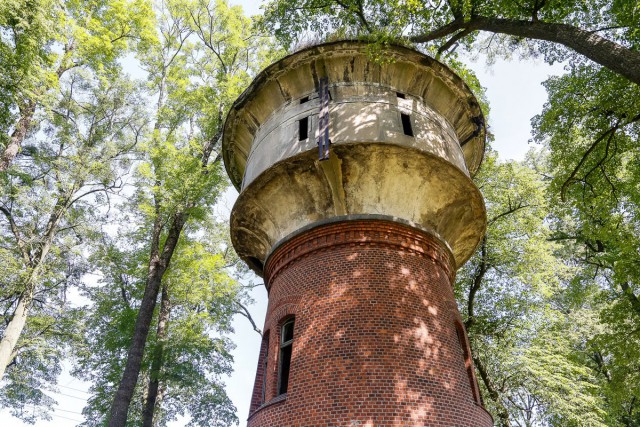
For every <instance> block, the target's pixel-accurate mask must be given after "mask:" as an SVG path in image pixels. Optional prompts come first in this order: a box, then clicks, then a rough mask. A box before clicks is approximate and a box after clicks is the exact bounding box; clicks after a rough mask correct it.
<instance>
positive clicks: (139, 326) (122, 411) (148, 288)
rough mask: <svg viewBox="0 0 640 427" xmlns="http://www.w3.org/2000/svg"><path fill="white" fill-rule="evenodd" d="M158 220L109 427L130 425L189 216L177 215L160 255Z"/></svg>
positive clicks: (181, 213) (157, 219) (112, 405)
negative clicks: (167, 276)
mask: <svg viewBox="0 0 640 427" xmlns="http://www.w3.org/2000/svg"><path fill="white" fill-rule="evenodd" d="M159 220H160V219H159V218H156V225H154V236H152V238H153V241H154V243H153V244H152V253H151V258H150V262H149V270H148V273H147V283H146V285H145V290H144V295H143V297H142V302H141V304H140V310H139V311H138V317H137V318H136V324H135V327H134V332H133V338H132V340H131V346H130V347H129V352H128V354H127V363H126V365H125V369H124V373H123V374H122V379H121V380H120V385H119V386H118V390H117V391H116V395H115V397H114V399H113V402H112V404H111V410H110V417H109V427H124V426H125V424H126V422H127V413H128V412H129V405H130V404H131V399H132V398H133V392H134V389H135V386H136V383H137V381H138V375H139V374H140V366H141V365H142V356H143V354H144V348H145V345H146V343H147V336H148V335H149V328H150V327H151V320H152V318H153V311H154V309H155V306H156V300H157V299H158V292H159V291H160V285H161V284H162V277H163V276H164V273H165V271H166V270H167V268H168V267H169V263H170V262H171V257H172V256H173V252H174V250H175V248H176V246H177V244H178V239H179V238H180V233H181V232H182V228H183V226H184V224H185V222H186V220H187V214H185V213H184V212H180V213H177V214H175V215H174V217H173V219H172V221H171V226H170V228H169V233H168V236H167V239H166V241H165V243H164V247H163V248H162V253H159V252H158V251H157V250H154V248H153V246H155V245H156V243H155V242H158V241H159V238H160V230H158V226H157V222H158V221H159ZM154 252H155V253H154Z"/></svg>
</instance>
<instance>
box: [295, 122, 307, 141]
mask: <svg viewBox="0 0 640 427" xmlns="http://www.w3.org/2000/svg"><path fill="white" fill-rule="evenodd" d="M308 137H309V117H305V118H304V119H300V120H298V141H304V140H305V139H307V138H308Z"/></svg>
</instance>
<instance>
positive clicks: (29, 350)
mask: <svg viewBox="0 0 640 427" xmlns="http://www.w3.org/2000/svg"><path fill="white" fill-rule="evenodd" d="M51 105H52V108H51V110H50V114H49V115H48V116H42V117H40V116H37V117H38V122H39V123H40V124H41V130H40V131H39V132H38V133H35V134H33V135H32V136H30V137H29V138H27V139H26V140H25V141H26V143H27V144H26V145H25V147H24V151H23V153H22V155H21V156H20V158H19V161H18V162H16V164H14V167H13V168H11V169H10V170H9V171H8V172H7V173H6V174H4V175H2V178H1V181H0V185H1V186H2V193H1V194H2V195H1V196H0V212H1V213H2V216H1V217H0V224H2V229H1V230H0V258H1V259H2V261H3V265H4V266H6V267H7V269H6V271H5V274H4V275H3V277H2V281H3V287H2V290H1V291H0V292H1V293H0V295H1V298H2V304H3V307H2V308H3V323H2V329H1V332H2V340H1V341H0V374H2V375H4V374H5V370H6V369H8V368H9V367H10V369H9V378H8V381H7V382H6V384H5V386H4V387H3V390H2V393H3V404H6V405H10V406H12V407H13V411H14V414H18V415H19V414H20V409H21V408H23V407H24V406H25V405H27V404H35V403H38V404H39V403H46V404H47V405H48V404H49V403H50V402H51V401H50V399H48V397H47V396H46V395H43V394H42V392H41V390H40V388H41V386H44V385H45V384H47V383H49V384H53V383H55V374H56V373H57V372H59V370H60V367H59V361H60V357H61V355H62V354H63V350H64V344H65V343H66V342H68V341H69V340H70V339H75V338H76V337H74V334H73V332H71V331H73V330H74V328H72V327H70V326H71V325H72V324H74V323H75V322H76V321H77V320H78V317H79V314H80V313H79V312H78V311H77V310H74V309H72V307H71V306H70V304H69V303H68V301H67V298H66V295H67V290H68V289H69V288H70V287H71V286H73V285H74V284H77V283H78V282H79V279H80V276H81V275H82V273H83V272H84V271H86V263H85V262H83V260H82V255H81V250H82V249H81V248H82V246H81V245H82V242H83V240H84V239H87V237H88V236H89V235H90V234H91V233H92V232H94V231H95V229H94V227H93V224H95V223H97V222H98V221H99V220H98V218H99V217H100V216H101V214H102V213H103V212H104V210H105V209H107V208H108V203H109V194H110V193H111V192H114V191H117V190H118V189H119V187H120V186H121V180H120V178H121V174H122V173H124V171H126V169H127V168H128V164H129V159H128V154H129V152H130V150H131V147H132V146H134V145H135V144H136V142H137V136H138V135H139V134H140V129H141V127H142V126H143V116H142V115H141V114H140V110H141V104H140V101H139V98H138V96H137V94H136V92H135V90H134V87H133V86H132V85H131V83H130V82H128V81H126V80H122V79H121V78H119V76H118V75H117V74H116V75H115V76H110V77H109V78H106V76H102V77H101V78H100V79H98V78H96V76H95V75H93V74H92V73H90V72H86V71H84V70H80V69H78V70H74V71H73V72H71V73H70V74H69V75H68V78H67V79H65V80H63V82H62V87H61V94H60V96H59V97H58V100H57V103H56V104H53V103H52V104H51ZM67 328H69V329H67ZM26 387H33V389H32V390H31V391H30V392H29V393H28V394H25V393H27V391H26ZM23 397H24V398H23ZM47 401H48V402H49V403H47ZM25 416H27V415H25ZM31 420H32V418H31Z"/></svg>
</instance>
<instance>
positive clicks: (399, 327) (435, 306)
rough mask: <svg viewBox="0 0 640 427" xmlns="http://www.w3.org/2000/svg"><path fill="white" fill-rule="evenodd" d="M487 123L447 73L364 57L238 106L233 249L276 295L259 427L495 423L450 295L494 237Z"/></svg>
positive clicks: (284, 81)
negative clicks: (483, 171) (480, 247)
mask: <svg viewBox="0 0 640 427" xmlns="http://www.w3.org/2000/svg"><path fill="white" fill-rule="evenodd" d="M378 49H379V48H378ZM371 52H374V54H375V55H372V54H371ZM374 56H377V58H378V59H374ZM483 123H484V121H483V116H482V112H481V111H480V107H479V105H478V102H477V100H476V99H475V97H474V96H473V94H472V93H471V91H470V90H469V88H468V87H467V86H466V85H465V84H464V82H463V81H462V80H461V79H460V78H459V77H458V76H457V75H455V74H454V73H453V72H452V71H451V70H450V69H449V68H447V67H446V66H444V65H442V64H441V63H439V62H437V61H435V60H434V59H432V58H429V57H428V56H425V55H423V54H421V53H419V52H416V51H414V50H410V49H407V48H404V47H397V46H392V47H385V48H382V50H376V49H372V48H371V46H369V45H367V44H366V43H362V42H355V41H341V42H334V43H327V44H323V45H318V46H313V47H310V48H307V49H304V50H302V51H299V52H297V53H295V54H293V55H290V56H288V57H286V58H284V59H282V60H280V61H278V62H277V63H275V64H273V65H271V66H269V67H268V68H267V69H265V70H264V71H262V72H261V73H260V74H259V75H258V76H257V77H256V79H255V80H254V82H253V83H252V84H251V86H250V87H249V88H248V89H247V90H246V91H245V92H244V93H243V94H242V95H241V96H240V98H238V100H237V101H236V102H235V103H234V105H233V107H232V109H231V112H230V114H229V117H228V119H227V122H226V124H225V129H224V139H223V150H224V160H225V165H226V168H227V172H228V174H229V176H230V178H231V181H232V182H233V184H234V185H235V186H236V188H237V189H238V190H239V191H240V195H239V197H238V200H237V202H236V204H235V206H234V207H233V211H232V213H231V237H232V241H233V245H234V247H235V249H236V251H237V253H238V254H239V255H240V256H241V257H242V259H244V260H245V261H246V262H247V264H248V265H249V266H250V267H251V268H252V269H253V270H254V271H255V272H256V273H257V274H259V275H261V276H262V277H263V278H264V282H265V285H266V287H267V290H268V293H269V305H268V309H267V315H266V320H265V325H264V331H265V333H264V338H263V342H262V347H261V349H260V359H259V363H258V369H257V374H256V380H255V386H254V389H253V394H252V398H251V399H252V400H251V407H250V414H249V421H248V425H249V426H250V427H294V426H295V427H304V426H308V427H320V426H322V427H343V426H367V427H381V426H406V427H424V426H456V427H461V426H469V427H471V426H473V427H477V426H486V427H489V426H492V425H493V423H492V419H491V416H490V415H489V414H488V413H487V412H486V411H485V409H484V408H483V406H482V402H481V398H480V393H479V390H478V384H477V380H476V378H475V374H474V371H473V363H472V360H471V356H470V350H469V344H468V341H467V336H466V333H465V330H464V327H463V325H462V322H461V318H460V314H459V312H458V309H457V306H456V303H455V300H454V295H453V289H452V284H453V280H454V276H455V271H456V270H457V268H458V267H460V266H461V265H462V264H463V263H464V262H465V261H466V260H467V259H468V258H469V257H470V256H471V254H472V252H473V251H474V249H475V248H476V246H477V244H478V242H479V241H480V240H481V238H482V236H483V234H484V232H485V227H486V212H485V208H484V204H483V200H482V195H481V194H480V192H479V191H478V189H477V188H476V186H475V185H474V184H473V182H472V181H471V178H470V177H471V176H473V174H474V173H475V172H476V171H477V170H478V167H479V165H480V162H481V161H482V156H483V152H484V139H485V133H484V127H483Z"/></svg>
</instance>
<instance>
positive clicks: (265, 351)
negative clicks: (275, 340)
mask: <svg viewBox="0 0 640 427" xmlns="http://www.w3.org/2000/svg"><path fill="white" fill-rule="evenodd" d="M262 348H263V353H262V357H263V360H262V394H261V398H260V402H261V403H264V402H265V400H266V399H267V372H269V370H268V369H267V368H268V365H269V331H267V332H265V334H264V336H263V337H262Z"/></svg>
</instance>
